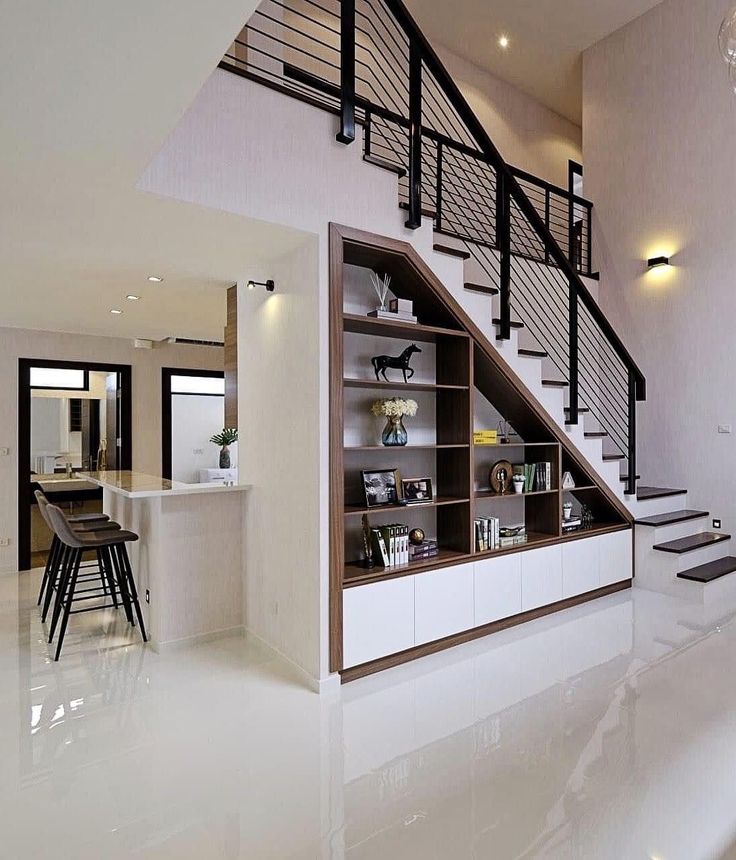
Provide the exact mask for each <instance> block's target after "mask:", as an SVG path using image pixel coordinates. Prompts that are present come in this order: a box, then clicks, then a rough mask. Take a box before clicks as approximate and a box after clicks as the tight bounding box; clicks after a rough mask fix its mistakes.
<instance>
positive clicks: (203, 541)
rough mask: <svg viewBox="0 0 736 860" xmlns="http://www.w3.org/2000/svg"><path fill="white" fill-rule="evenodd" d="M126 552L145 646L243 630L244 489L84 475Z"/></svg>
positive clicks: (120, 474)
mask: <svg viewBox="0 0 736 860" xmlns="http://www.w3.org/2000/svg"><path fill="white" fill-rule="evenodd" d="M83 477H84V479H85V480H87V481H90V482H91V483H93V484H94V485H95V486H98V487H101V488H102V491H103V502H102V509H103V510H104V512H105V513H106V514H108V515H109V516H110V517H111V518H112V519H113V520H115V521H116V522H118V523H120V525H121V526H122V527H123V528H124V529H128V530H129V531H132V532H135V533H136V534H137V535H138V536H139V540H137V541H134V542H132V543H129V544H128V552H129V553H130V560H131V564H132V566H133V573H134V576H135V581H136V585H137V587H138V593H139V595H140V598H141V607H142V609H143V612H144V615H145V618H146V626H147V628H148V632H149V634H150V639H151V645H152V646H153V648H154V649H156V650H161V649H163V648H165V647H167V646H171V645H174V644H184V643H192V642H196V641H204V640H208V639H212V638H216V637H219V636H225V635H233V634H235V633H241V632H242V630H243V542H244V535H243V520H244V506H245V500H246V498H247V493H246V492H245V491H246V490H247V489H248V487H246V486H244V485H242V484H241V485H235V486H232V487H229V486H225V485H224V484H183V483H180V482H178V481H169V480H166V479H164V478H161V477H157V476H155V475H146V474H141V473H139V472H113V471H109V472H85V473H84V475H83Z"/></svg>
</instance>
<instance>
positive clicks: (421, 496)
mask: <svg viewBox="0 0 736 860" xmlns="http://www.w3.org/2000/svg"><path fill="white" fill-rule="evenodd" d="M401 496H402V498H403V499H404V501H405V502H406V504H407V505H426V504H427V502H431V501H433V500H434V487H433V486H432V479H431V478H404V479H403V480H402V481H401Z"/></svg>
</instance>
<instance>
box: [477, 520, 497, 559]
mask: <svg viewBox="0 0 736 860" xmlns="http://www.w3.org/2000/svg"><path fill="white" fill-rule="evenodd" d="M500 531H501V521H500V520H499V518H498V517H476V520H475V551H476V552H488V551H489V550H493V549H498V548H499V546H500V543H499V541H500Z"/></svg>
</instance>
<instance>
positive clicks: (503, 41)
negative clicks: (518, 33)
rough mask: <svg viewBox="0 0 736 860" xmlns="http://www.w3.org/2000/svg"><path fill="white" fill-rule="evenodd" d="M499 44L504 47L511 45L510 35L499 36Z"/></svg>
mask: <svg viewBox="0 0 736 860" xmlns="http://www.w3.org/2000/svg"><path fill="white" fill-rule="evenodd" d="M498 44H499V45H500V46H501V47H502V48H508V46H509V37H508V36H506V35H503V36H499V37H498Z"/></svg>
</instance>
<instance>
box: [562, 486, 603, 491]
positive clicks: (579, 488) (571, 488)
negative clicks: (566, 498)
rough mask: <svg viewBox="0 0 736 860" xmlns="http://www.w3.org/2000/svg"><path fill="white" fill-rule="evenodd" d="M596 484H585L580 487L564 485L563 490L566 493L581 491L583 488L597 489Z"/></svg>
mask: <svg viewBox="0 0 736 860" xmlns="http://www.w3.org/2000/svg"><path fill="white" fill-rule="evenodd" d="M597 489H598V487H596V485H595V484H583V485H581V486H579V487H563V488H562V491H563V492H564V493H579V492H580V491H581V490H597Z"/></svg>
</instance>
